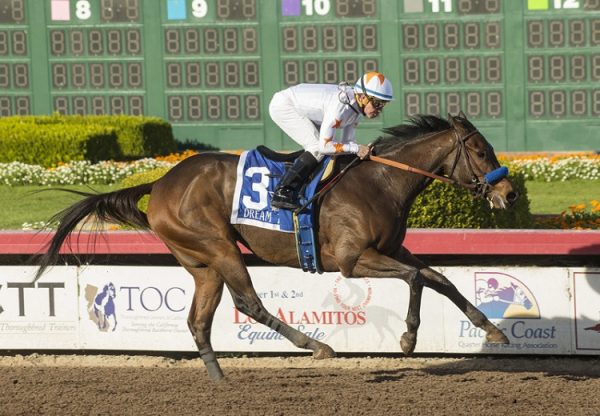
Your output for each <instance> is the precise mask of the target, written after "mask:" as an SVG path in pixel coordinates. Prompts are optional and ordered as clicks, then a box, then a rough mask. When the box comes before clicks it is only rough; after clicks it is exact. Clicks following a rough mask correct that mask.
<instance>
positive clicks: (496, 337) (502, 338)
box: [485, 329, 510, 344]
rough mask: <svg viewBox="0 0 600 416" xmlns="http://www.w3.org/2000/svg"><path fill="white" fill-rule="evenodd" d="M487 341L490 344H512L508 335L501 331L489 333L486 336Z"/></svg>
mask: <svg viewBox="0 0 600 416" xmlns="http://www.w3.org/2000/svg"><path fill="white" fill-rule="evenodd" d="M485 340H486V341H487V342H488V343H490V344H510V341H509V340H508V338H507V337H506V335H504V332H502V331H500V330H499V329H496V330H495V331H490V332H488V333H487V335H486V336H485Z"/></svg>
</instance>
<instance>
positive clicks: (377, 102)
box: [367, 95, 388, 111]
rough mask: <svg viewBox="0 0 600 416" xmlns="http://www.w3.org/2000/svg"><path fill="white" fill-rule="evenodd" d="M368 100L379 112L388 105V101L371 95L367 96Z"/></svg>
mask: <svg viewBox="0 0 600 416" xmlns="http://www.w3.org/2000/svg"><path fill="white" fill-rule="evenodd" d="M367 98H368V99H369V101H370V102H371V104H372V105H373V108H374V109H375V110H377V111H381V110H383V107H385V105H386V104H387V103H388V101H385V100H380V99H379V98H375V97H371V96H370V95H367Z"/></svg>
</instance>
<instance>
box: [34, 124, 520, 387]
mask: <svg viewBox="0 0 600 416" xmlns="http://www.w3.org/2000/svg"><path fill="white" fill-rule="evenodd" d="M384 132H385V133H387V134H386V135H385V136H383V137H380V138H378V139H377V140H376V141H375V142H374V144H373V146H372V154H373V155H377V156H378V157H380V158H386V159H387V160H391V161H395V162H400V163H408V164H410V165H412V166H416V167H417V168H419V169H422V170H425V171H428V172H436V173H438V174H440V175H442V174H444V175H446V176H447V177H448V178H451V179H452V180H454V181H456V183H459V184H463V185H465V186H472V185H473V184H474V183H481V181H482V179H483V177H484V175H485V174H486V173H489V172H491V171H494V170H496V169H498V168H499V167H500V165H499V163H498V160H497V158H496V155H495V153H494V150H493V148H492V146H491V145H490V144H489V143H488V142H487V140H486V139H485V138H484V136H483V135H482V134H481V133H480V132H479V131H478V130H477V129H476V128H475V127H474V126H473V125H472V124H471V123H470V122H469V121H468V120H467V119H466V116H464V114H462V113H461V114H460V115H459V116H450V115H449V116H448V120H445V119H443V118H440V117H437V116H429V115H427V116H425V115H421V116H414V117H412V118H411V119H410V120H409V122H407V123H405V124H401V125H398V126H396V127H391V128H387V129H384ZM238 160H239V156H237V155H232V154H227V153H221V152H206V153H201V154H198V155H196V156H193V157H190V158H188V159H185V160H183V161H182V162H180V163H179V164H177V165H176V166H175V167H173V168H172V169H171V170H170V171H169V172H168V173H167V174H165V175H164V176H163V177H162V178H161V179H159V180H157V181H155V182H152V183H147V184H142V185H138V186H134V187H131V188H126V189H122V190H118V191H114V192H109V193H104V194H97V195H93V194H92V195H90V194H86V195H87V197H86V198H84V199H82V200H81V201H79V202H77V203H75V204H74V205H72V206H71V207H69V208H67V209H65V210H64V211H62V212H60V213H59V214H57V216H56V217H55V219H57V220H58V228H57V230H56V233H55V234H54V236H53V238H52V240H51V241H50V243H49V246H48V249H47V252H46V253H44V254H42V255H41V258H40V260H39V262H40V263H39V264H40V267H39V269H38V271H37V274H36V279H38V278H39V277H40V276H41V274H42V273H43V272H44V270H45V269H46V268H47V267H48V266H50V265H52V264H55V263H56V262H57V260H58V258H59V250H60V248H61V246H62V244H63V242H64V241H65V239H66V238H67V237H68V236H69V234H70V233H71V232H72V231H73V230H74V229H75V227H76V226H77V224H78V223H79V222H80V221H82V220H84V219H85V218H86V217H87V216H88V215H90V214H94V215H95V216H96V218H98V219H99V220H101V221H111V222H116V223H121V224H129V225H133V226H136V227H141V228H145V229H149V230H151V231H153V232H154V233H155V234H156V235H157V236H158V237H159V238H160V239H161V240H162V241H163V242H164V243H165V245H166V246H167V247H168V248H169V250H170V251H171V252H172V253H173V255H174V256H175V258H176V259H177V260H178V262H179V263H180V264H181V265H182V266H183V267H184V268H185V269H186V270H187V271H188V272H189V273H190V274H191V275H192V276H193V278H194V282H195V292H194V297H193V301H192V305H191V307H190V312H189V317H188V326H189V329H190V332H191V333H192V336H193V338H194V340H195V342H196V345H197V347H198V350H199V353H200V356H201V358H202V359H203V361H204V363H205V366H206V368H207V371H208V375H209V377H210V378H211V379H212V380H215V381H217V380H220V379H222V378H223V377H224V375H223V372H222V370H221V368H220V366H219V363H218V361H217V357H216V354H215V353H214V351H213V348H212V346H211V341H210V335H211V325H212V320H213V316H214V314H215V310H216V308H217V306H218V304H219V302H220V300H221V295H222V293H223V288H224V286H226V287H227V289H228V290H229V292H230V294H231V296H232V298H233V302H234V305H235V307H236V308H237V309H238V310H239V311H240V312H242V313H244V314H245V315H247V316H249V317H251V318H253V319H254V320H256V321H257V322H260V323H262V324H264V325H266V326H268V327H269V328H271V329H273V330H274V331H277V332H278V333H280V334H281V335H282V336H284V337H286V338H287V339H289V340H290V341H291V342H292V343H293V344H294V345H295V346H296V347H298V348H304V349H309V350H312V352H313V357H314V358H316V359H323V358H331V357H334V356H335V353H334V351H333V350H332V348H331V347H329V346H328V345H327V344H325V343H322V342H319V341H317V340H314V339H312V338H310V337H308V336H306V335H305V334H303V333H302V332H300V331H298V330H296V329H294V328H292V327H290V326H289V325H287V324H286V323H284V322H282V321H281V320H280V319H278V318H277V317H275V316H274V315H273V314H272V313H270V312H269V311H267V310H266V308H265V307H264V306H263V304H262V302H261V300H260V299H259V297H258V295H257V294H256V291H255V289H254V287H253V285H252V281H251V279H250V275H249V273H248V269H247V268H246V265H245V264H244V258H243V256H242V253H241V251H240V248H239V246H238V242H241V243H242V244H244V245H245V246H246V247H248V248H249V249H250V250H251V251H252V252H253V253H254V254H255V255H256V256H258V257H259V258H260V259H262V260H264V261H266V262H268V263H272V264H275V265H282V266H289V267H300V264H299V260H298V257H297V252H296V247H295V240H294V235H293V233H281V232H277V231H273V230H267V229H262V228H257V227H253V226H249V225H232V224H231V223H230V215H231V210H232V202H233V192H234V189H235V184H236V171H237V165H238ZM430 181H431V179H430V178H427V177H425V176H421V175H419V174H415V173H412V172H406V171H403V170H399V169H395V168H394V167H391V166H388V165H384V164H380V163H377V162H374V161H369V160H364V161H361V162H360V163H358V164H356V165H355V166H354V167H352V168H351V169H349V170H347V172H346V174H345V175H344V176H343V177H341V179H339V181H338V182H337V184H336V185H335V186H334V187H332V188H331V190H330V191H329V192H327V193H325V194H324V195H322V196H321V197H319V201H318V203H319V206H320V210H319V214H318V224H319V227H318V230H317V231H316V232H317V234H318V246H319V250H320V252H319V254H320V262H321V266H322V270H323V271H326V272H338V271H339V272H341V274H342V275H343V276H344V277H346V278H360V277H370V278H395V279H401V280H404V281H405V282H406V283H407V284H408V287H409V292H410V298H409V306H408V312H407V316H406V332H405V333H404V334H402V336H401V340H400V347H401V349H402V351H403V352H404V353H405V354H407V355H408V354H411V353H412V352H413V351H414V349H415V345H416V342H417V330H418V328H419V325H420V308H421V296H422V291H423V287H429V288H431V289H433V290H435V291H437V292H439V293H440V294H442V295H444V296H446V297H447V298H448V299H450V300H451V301H452V302H453V303H454V304H455V305H456V306H457V307H458V308H459V309H460V310H461V311H462V312H463V313H464V314H465V315H466V316H467V317H468V318H469V320H470V321H471V322H472V323H473V324H474V325H475V326H477V327H479V328H481V329H483V330H484V331H485V332H486V334H487V335H486V340H487V342H490V343H508V339H507V337H506V336H505V335H504V334H503V333H502V331H500V330H499V329H498V328H497V327H496V326H495V325H493V324H492V323H491V322H490V321H489V320H488V319H487V318H486V316H485V315H484V314H483V313H481V312H480V311H479V310H478V309H477V308H476V307H475V306H474V305H473V304H471V303H470V302H469V301H468V300H467V299H465V297H464V296H463V295H461V294H460V293H459V291H458V290H457V289H456V287H455V286H454V285H453V284H452V283H451V282H450V281H449V280H448V279H447V278H446V277H445V276H443V275H442V274H440V273H438V272H437V271H435V270H433V269H431V268H430V267H428V266H427V265H426V264H424V263H423V262H422V261H420V260H419V259H417V258H416V257H414V256H413V255H412V254H411V253H410V252H409V251H408V250H407V249H406V248H405V247H403V246H402V242H403V240H404V237H405V235H406V222H407V216H408V213H409V210H410V208H411V205H412V203H413V201H414V199H415V197H416V196H417V194H419V193H420V192H421V191H423V190H424V189H425V187H426V186H427V185H428V184H429V183H430ZM483 189H484V190H483V191H482V192H481V195H482V196H485V197H486V198H487V199H488V200H489V201H490V204H492V205H493V206H494V207H496V208H503V209H504V208H507V207H509V206H510V205H511V204H512V203H513V202H514V201H515V200H516V199H517V196H518V194H517V192H516V191H515V190H514V189H513V186H512V184H511V182H510V181H509V180H508V179H507V178H503V179H502V180H500V181H499V182H497V183H495V184H493V185H489V184H488V185H487V186H485V187H484V188H483ZM146 194H150V201H149V204H148V210H147V213H144V212H142V211H141V210H140V209H139V208H138V207H137V202H138V201H139V199H140V198H141V197H142V196H144V195H146Z"/></svg>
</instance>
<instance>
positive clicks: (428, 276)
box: [399, 248, 509, 344]
mask: <svg viewBox="0 0 600 416" xmlns="http://www.w3.org/2000/svg"><path fill="white" fill-rule="evenodd" d="M399 258H401V261H402V262H405V263H407V264H410V265H412V266H414V267H416V268H418V269H419V276H421V279H422V281H423V284H424V285H425V286H427V287H430V288H432V289H433V290H435V291H436V292H438V293H440V294H442V295H444V296H446V297H447V298H448V299H450V300H451V301H452V303H454V304H455V305H456V306H457V307H458V308H459V309H460V310H461V311H462V312H463V313H464V314H465V315H466V316H467V318H469V320H470V321H471V322H472V323H473V325H475V326H477V327H478V328H481V329H483V330H484V331H485V332H486V341H487V342H490V343H494V344H508V343H509V341H508V338H507V337H506V335H504V333H503V332H502V331H501V330H499V329H498V328H497V327H496V325H494V324H493V323H491V322H490V321H489V319H487V317H486V316H485V315H484V314H483V313H482V312H481V311H480V310H479V309H477V308H476V307H475V306H474V305H473V304H472V303H471V302H469V301H468V300H467V299H466V298H465V297H464V296H463V295H462V294H461V293H460V292H459V291H458V289H457V288H456V286H454V285H453V284H452V282H451V281H450V280H448V278H447V277H446V276H444V275H443V274H441V273H438V272H436V271H435V270H433V269H432V268H430V267H429V266H427V265H426V264H425V263H423V262H422V261H421V260H419V259H418V258H416V257H415V256H413V255H412V254H411V253H410V252H409V251H408V250H406V249H404V248H402V250H401V252H400V253H399Z"/></svg>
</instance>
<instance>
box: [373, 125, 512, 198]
mask: <svg viewBox="0 0 600 416" xmlns="http://www.w3.org/2000/svg"><path fill="white" fill-rule="evenodd" d="M477 133H479V131H478V130H474V131H472V132H470V133H468V134H467V135H465V136H464V137H458V134H457V146H458V150H457V152H456V157H455V158H454V163H453V164H452V172H451V173H450V175H452V173H454V169H455V168H456V166H457V165H458V161H459V159H460V156H461V154H462V153H464V157H465V159H466V164H467V166H468V168H469V170H470V171H471V176H472V177H473V182H472V183H464V182H460V181H457V180H455V179H452V178H449V177H447V176H441V175H437V174H435V173H432V172H428V171H426V170H422V169H419V168H415V167H413V166H410V165H407V164H406V163H400V162H396V161H394V160H390V159H386V158H383V157H379V156H374V155H371V156H369V160H372V161H373V162H377V163H381V164H383V165H387V166H392V167H394V168H398V169H402V170H404V171H407V172H412V173H416V174H418V175H423V176H426V177H428V178H432V179H437V180H439V181H442V182H445V183H449V184H451V185H455V186H460V187H463V188H465V189H468V190H469V191H471V192H472V193H473V194H474V195H475V197H484V196H485V195H486V194H487V193H488V191H489V188H490V186H491V183H492V182H493V181H498V180H500V179H502V178H503V177H505V176H506V174H507V173H508V172H506V173H504V172H505V171H504V169H505V168H499V169H496V170H494V171H492V172H489V173H487V174H486V175H485V176H484V178H483V181H482V180H481V179H480V178H479V177H478V176H477V175H476V174H475V172H474V170H473V166H472V164H471V158H470V156H469V152H468V150H467V145H466V141H467V140H468V139H469V138H470V137H471V136H473V135H475V134H477Z"/></svg>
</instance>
